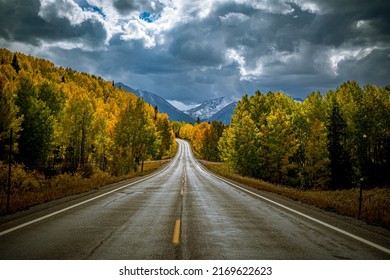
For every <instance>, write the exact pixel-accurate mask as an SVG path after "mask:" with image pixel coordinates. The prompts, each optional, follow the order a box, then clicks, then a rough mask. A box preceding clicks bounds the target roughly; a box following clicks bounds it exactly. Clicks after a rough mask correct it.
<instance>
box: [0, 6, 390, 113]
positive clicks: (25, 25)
mask: <svg viewBox="0 0 390 280" xmlns="http://www.w3.org/2000/svg"><path fill="white" fill-rule="evenodd" d="M389 15H390V1H388V0H382V1H380V0H370V1H367V0H326V1H323V0H207V1H205V0H154V1H146V0H135V1H131V0H111V1H109V0H29V1H26V0H0V47H5V48H8V49H10V50H11V51H19V52H23V53H26V54H31V55H34V56H38V57H42V58H46V59H50V60H51V61H53V62H54V63H55V64H56V65H57V66H63V67H71V68H74V69H76V70H79V71H83V72H89V73H93V74H95V75H99V76H102V77H103V78H105V79H108V80H114V81H115V82H123V83H125V84H127V85H129V86H131V87H133V88H141V89H144V90H149V91H152V92H155V93H157V94H159V95H161V96H163V97H164V98H166V99H168V100H172V101H177V102H182V103H184V104H186V105H190V104H196V103H200V102H202V101H204V100H206V99H212V98H217V97H221V96H227V97H233V98H234V97H235V98H240V97H241V96H242V95H243V94H245V93H247V94H249V95H252V94H253V93H254V92H255V91H256V90H260V91H261V92H264V93H266V92H267V91H269V90H273V91H275V90H281V91H283V92H285V93H286V94H288V95H292V96H295V97H302V98H304V97H305V96H306V95H307V94H308V93H310V92H312V91H316V90H320V91H321V92H323V93H325V92H326V91H327V90H329V89H335V88H336V87H337V86H339V85H340V84H341V83H342V82H344V81H347V80H356V81H358V82H359V84H360V85H361V86H363V85H364V84H366V83H371V84H376V85H380V86H383V85H388V84H390V20H389ZM176 104H180V103H176Z"/></svg>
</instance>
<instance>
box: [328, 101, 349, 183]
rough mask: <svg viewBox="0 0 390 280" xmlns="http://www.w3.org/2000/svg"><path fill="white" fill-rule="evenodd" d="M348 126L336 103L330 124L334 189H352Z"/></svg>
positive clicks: (331, 167) (329, 140) (329, 135)
mask: <svg viewBox="0 0 390 280" xmlns="http://www.w3.org/2000/svg"><path fill="white" fill-rule="evenodd" d="M346 127H347V124H346V122H345V120H344V118H343V116H342V115H341V112H340V108H339V105H338V104H337V102H336V101H334V103H333V105H332V109H331V114H330V117H329V122H328V127H327V129H328V150H329V159H330V164H329V167H330V170H331V182H330V184H331V187H332V188H333V189H343V188H350V187H351V182H352V166H351V158H350V155H349V153H348V151H347V150H346V149H345V148H344V147H345V144H344V143H345V141H346V137H347V134H346Z"/></svg>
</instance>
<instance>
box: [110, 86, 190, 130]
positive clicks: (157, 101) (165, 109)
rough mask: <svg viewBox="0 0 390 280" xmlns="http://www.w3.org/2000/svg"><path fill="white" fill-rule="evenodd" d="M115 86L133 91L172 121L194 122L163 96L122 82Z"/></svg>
mask: <svg viewBox="0 0 390 280" xmlns="http://www.w3.org/2000/svg"><path fill="white" fill-rule="evenodd" d="M115 86H116V87H118V88H122V89H123V90H126V91H128V92H131V93H134V94H135V95H137V96H138V97H141V98H142V99H143V100H144V101H145V102H147V103H149V104H150V105H152V106H153V107H156V106H157V108H158V110H159V112H160V113H165V114H167V115H168V118H169V119H170V120H173V121H178V122H183V121H184V122H187V123H195V120H194V119H193V118H191V117H190V116H189V115H187V114H186V113H184V112H183V111H180V110H179V109H177V108H176V107H175V106H173V105H172V104H171V103H169V102H168V101H167V100H165V99H164V98H163V97H161V96H159V95H157V94H155V93H152V92H149V91H146V90H142V89H133V88H132V87H130V86H127V85H125V84H124V83H120V82H119V83H116V84H115Z"/></svg>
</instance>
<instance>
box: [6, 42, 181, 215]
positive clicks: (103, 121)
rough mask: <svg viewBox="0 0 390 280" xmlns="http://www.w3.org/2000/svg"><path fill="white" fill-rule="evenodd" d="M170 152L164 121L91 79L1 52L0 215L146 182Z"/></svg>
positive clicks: (171, 144)
mask: <svg viewBox="0 0 390 280" xmlns="http://www.w3.org/2000/svg"><path fill="white" fill-rule="evenodd" d="M175 149H176V142H175V134H174V132H173V129H172V126H171V122H170V121H169V120H168V116H167V115H166V114H162V113H160V112H159V110H158V108H157V107H156V108H153V107H151V106H150V105H148V104H146V103H145V102H144V101H143V100H142V99H141V98H139V97H137V96H136V95H134V94H131V93H129V92H126V91H123V90H121V89H118V88H116V87H115V84H114V82H113V81H105V80H103V79H102V78H100V77H97V76H95V75H90V74H87V73H80V72H77V71H74V70H72V69H70V68H67V69H64V68H62V67H55V66H54V64H53V63H52V62H50V61H48V60H44V59H38V58H35V57H32V56H28V55H24V54H21V53H12V52H10V51H8V50H6V49H0V214H4V213H6V212H7V211H6V209H7V206H6V205H7V203H6V201H7V196H8V176H9V175H8V168H9V166H8V165H9V164H11V171H12V175H11V184H10V192H9V194H10V204H9V209H8V210H9V211H8V212H14V211H17V210H20V209H24V208H26V207H29V206H31V205H35V204H38V203H42V202H45V201H49V200H52V199H57V198H59V197H63V196H65V195H71V194H74V193H80V192H83V191H87V190H90V189H93V188H96V187H98V186H102V185H104V184H107V183H110V182H113V181H117V180H121V179H125V178H128V177H129V176H130V177H131V176H138V175H140V174H145V172H147V171H148V170H150V169H154V168H155V167H156V166H155V165H156V164H155V163H148V161H154V160H157V161H158V163H159V161H160V160H162V159H165V158H167V157H169V156H170V155H172V153H173V152H174V151H175Z"/></svg>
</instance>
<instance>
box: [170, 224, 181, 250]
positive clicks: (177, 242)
mask: <svg viewBox="0 0 390 280" xmlns="http://www.w3.org/2000/svg"><path fill="white" fill-rule="evenodd" d="M180 226H181V221H180V219H177V220H176V221H175V227H174V228H173V235H172V243H173V244H174V245H176V246H178V245H180Z"/></svg>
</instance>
